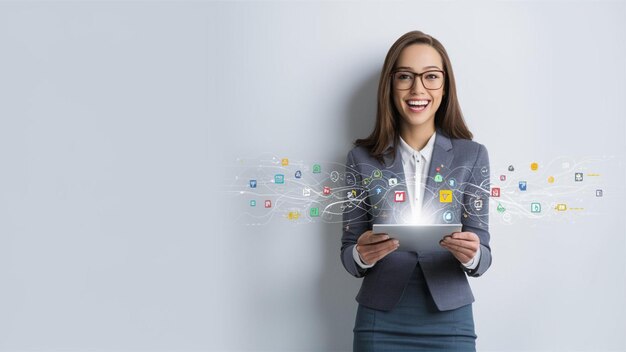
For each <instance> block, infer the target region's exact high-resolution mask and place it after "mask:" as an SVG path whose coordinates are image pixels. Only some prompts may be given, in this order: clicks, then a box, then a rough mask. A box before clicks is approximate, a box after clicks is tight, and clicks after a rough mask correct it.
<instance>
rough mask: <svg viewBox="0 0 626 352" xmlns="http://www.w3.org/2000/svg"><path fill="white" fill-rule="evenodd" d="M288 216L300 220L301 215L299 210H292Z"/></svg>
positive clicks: (290, 218)
mask: <svg viewBox="0 0 626 352" xmlns="http://www.w3.org/2000/svg"><path fill="white" fill-rule="evenodd" d="M288 217H289V220H298V218H299V217H300V213H299V212H297V211H290V212H289V215H288Z"/></svg>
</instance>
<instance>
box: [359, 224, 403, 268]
mask: <svg viewBox="0 0 626 352" xmlns="http://www.w3.org/2000/svg"><path fill="white" fill-rule="evenodd" d="M399 246H400V242H398V240H395V239H390V238H389V235H387V234H386V233H373V232H372V230H368V231H365V232H363V234H362V235H361V236H359V239H358V240H357V243H356V251H357V252H358V253H359V256H360V257H361V260H362V261H363V263H364V264H365V265H371V264H374V263H376V262H377V261H379V260H381V259H383V258H384V257H385V256H386V255H387V254H389V253H391V252H393V251H395V250H396V249H398V247H399Z"/></svg>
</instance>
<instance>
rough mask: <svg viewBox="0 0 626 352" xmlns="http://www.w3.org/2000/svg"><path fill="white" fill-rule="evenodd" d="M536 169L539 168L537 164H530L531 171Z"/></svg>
mask: <svg viewBox="0 0 626 352" xmlns="http://www.w3.org/2000/svg"><path fill="white" fill-rule="evenodd" d="M538 168H539V164H537V163H532V164H530V169H531V170H533V171H537V169H538Z"/></svg>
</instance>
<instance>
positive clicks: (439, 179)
mask: <svg viewBox="0 0 626 352" xmlns="http://www.w3.org/2000/svg"><path fill="white" fill-rule="evenodd" d="M442 181H443V177H441V175H440V174H436V175H435V182H442Z"/></svg>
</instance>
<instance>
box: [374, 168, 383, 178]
mask: <svg viewBox="0 0 626 352" xmlns="http://www.w3.org/2000/svg"><path fill="white" fill-rule="evenodd" d="M382 177H383V172H382V171H380V170H378V169H376V170H374V178H382Z"/></svg>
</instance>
